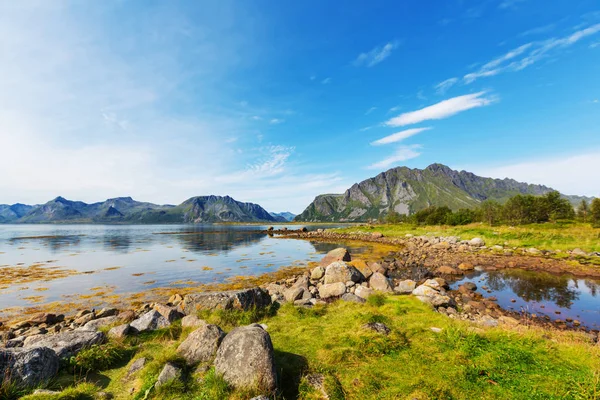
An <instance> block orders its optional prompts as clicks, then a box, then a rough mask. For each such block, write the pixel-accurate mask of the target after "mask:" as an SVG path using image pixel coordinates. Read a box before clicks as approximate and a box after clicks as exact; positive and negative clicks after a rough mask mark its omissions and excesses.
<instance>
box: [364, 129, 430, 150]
mask: <svg viewBox="0 0 600 400" xmlns="http://www.w3.org/2000/svg"><path fill="white" fill-rule="evenodd" d="M431 129H433V128H430V127H426V128H414V129H407V130H405V131H401V132H397V133H394V134H392V135H389V136H386V137H384V138H381V139H379V140H376V141H374V142H371V145H372V146H381V145H383V144H390V143H397V142H401V141H402V140H404V139H408V138H409V137H411V136H414V135H417V134H419V133H421V132H424V131H428V130H431Z"/></svg>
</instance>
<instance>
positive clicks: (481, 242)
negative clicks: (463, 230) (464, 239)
mask: <svg viewBox="0 0 600 400" xmlns="http://www.w3.org/2000/svg"><path fill="white" fill-rule="evenodd" d="M469 246H471V247H482V246H485V241H484V240H483V239H482V238H478V237H476V238H473V239H471V240H469Z"/></svg>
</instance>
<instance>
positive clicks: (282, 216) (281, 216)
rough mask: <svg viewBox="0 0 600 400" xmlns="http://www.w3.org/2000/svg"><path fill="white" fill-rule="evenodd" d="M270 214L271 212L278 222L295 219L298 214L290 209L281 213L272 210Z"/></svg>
mask: <svg viewBox="0 0 600 400" xmlns="http://www.w3.org/2000/svg"><path fill="white" fill-rule="evenodd" d="M269 214H271V216H272V217H273V218H275V220H276V221H277V222H290V221H293V220H294V218H295V217H296V214H292V213H291V212H288V211H284V212H280V213H274V212H271V213H269Z"/></svg>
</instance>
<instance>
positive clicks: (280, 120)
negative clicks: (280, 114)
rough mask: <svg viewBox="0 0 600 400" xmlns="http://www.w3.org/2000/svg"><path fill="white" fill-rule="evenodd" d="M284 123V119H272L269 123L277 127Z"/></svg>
mask: <svg viewBox="0 0 600 400" xmlns="http://www.w3.org/2000/svg"><path fill="white" fill-rule="evenodd" d="M284 122H285V120H284V119H280V118H272V119H271V120H270V121H269V123H270V124H271V125H278V124H283V123H284Z"/></svg>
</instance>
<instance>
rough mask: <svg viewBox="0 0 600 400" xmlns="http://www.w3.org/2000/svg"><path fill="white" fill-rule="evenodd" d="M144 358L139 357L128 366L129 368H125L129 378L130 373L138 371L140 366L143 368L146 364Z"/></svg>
mask: <svg viewBox="0 0 600 400" xmlns="http://www.w3.org/2000/svg"><path fill="white" fill-rule="evenodd" d="M146 361H147V360H146V358H145V357H140V358H138V359H137V360H135V361H134V362H133V363H132V364H131V365H130V366H129V369H128V370H127V377H128V378H129V377H130V376H131V375H133V374H135V373H136V372H138V371H140V370H141V369H142V368H144V366H145V365H146Z"/></svg>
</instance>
